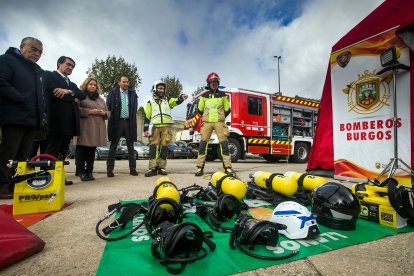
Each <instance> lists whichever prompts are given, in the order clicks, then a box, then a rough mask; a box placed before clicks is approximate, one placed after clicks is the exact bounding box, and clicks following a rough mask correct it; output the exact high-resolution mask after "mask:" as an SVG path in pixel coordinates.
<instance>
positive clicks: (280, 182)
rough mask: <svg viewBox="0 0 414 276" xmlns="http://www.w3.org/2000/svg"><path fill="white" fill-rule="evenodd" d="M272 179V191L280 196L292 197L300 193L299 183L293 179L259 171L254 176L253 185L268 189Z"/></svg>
mask: <svg viewBox="0 0 414 276" xmlns="http://www.w3.org/2000/svg"><path fill="white" fill-rule="evenodd" d="M270 178H272V180H271V187H272V190H273V191H275V192H277V193H279V194H282V195H285V196H292V195H294V194H295V193H296V192H297V191H298V183H297V182H296V181H295V180H294V179H293V178H291V177H286V176H284V175H281V174H272V173H270V172H264V171H257V172H255V173H254V174H253V176H252V179H253V183H255V184H256V185H258V186H260V187H263V188H267V186H266V182H267V181H269V179H270Z"/></svg>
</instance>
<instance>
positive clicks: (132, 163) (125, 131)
mask: <svg viewBox="0 0 414 276" xmlns="http://www.w3.org/2000/svg"><path fill="white" fill-rule="evenodd" d="M121 136H124V137H125V140H126V143H127V148H128V160H129V170H130V171H136V169H137V160H135V156H134V141H132V138H131V133H130V131H129V120H120V121H119V127H118V133H117V135H116V139H115V140H113V141H111V145H110V146H109V153H108V160H106V170H107V171H108V172H112V171H113V170H114V167H115V152H116V148H117V147H118V144H119V139H121Z"/></svg>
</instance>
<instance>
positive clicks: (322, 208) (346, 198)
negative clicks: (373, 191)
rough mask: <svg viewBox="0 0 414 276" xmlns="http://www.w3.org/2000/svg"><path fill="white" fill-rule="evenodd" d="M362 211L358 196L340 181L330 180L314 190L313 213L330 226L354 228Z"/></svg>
mask: <svg viewBox="0 0 414 276" xmlns="http://www.w3.org/2000/svg"><path fill="white" fill-rule="evenodd" d="M360 211H361V206H360V204H359V201H358V198H357V197H356V196H355V195H354V194H353V193H352V192H351V190H350V189H348V188H347V187H345V186H343V185H341V184H339V183H335V182H328V183H326V184H324V185H320V186H318V187H317V188H315V189H314V190H313V192H312V213H313V214H315V215H316V221H317V222H318V224H321V225H323V226H326V227H328V228H332V229H339V230H354V229H355V227H356V221H357V219H358V217H359V213H360Z"/></svg>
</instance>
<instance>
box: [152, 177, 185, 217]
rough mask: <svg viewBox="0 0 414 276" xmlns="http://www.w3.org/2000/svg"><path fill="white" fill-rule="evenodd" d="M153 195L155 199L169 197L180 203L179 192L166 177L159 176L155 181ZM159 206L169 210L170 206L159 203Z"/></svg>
mask: <svg viewBox="0 0 414 276" xmlns="http://www.w3.org/2000/svg"><path fill="white" fill-rule="evenodd" d="M154 197H155V198H156V199H161V198H170V199H173V200H174V201H175V202H177V203H178V204H180V193H179V192H178V190H177V188H176V187H175V185H174V184H173V183H172V182H171V179H169V178H168V177H166V176H164V177H160V178H158V180H157V182H156V183H155V189H154ZM160 207H161V208H163V209H166V210H171V209H172V207H171V205H169V204H161V205H160Z"/></svg>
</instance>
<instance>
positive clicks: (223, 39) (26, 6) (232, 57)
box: [0, 0, 383, 119]
mask: <svg viewBox="0 0 414 276" xmlns="http://www.w3.org/2000/svg"><path fill="white" fill-rule="evenodd" d="M382 2H383V1H382V0H334V1H332V0H273V1H271V0H210V1H209V0H198V1H193V0H151V1H150V0H87V1H85V0H72V1H70V0H67V1H55V0H36V1H32V0H2V1H1V9H0V53H4V52H5V51H6V50H7V48H8V47H10V46H13V47H18V46H19V44H20V41H21V39H22V38H23V37H26V36H34V37H36V38H38V39H40V40H41V41H43V44H44V53H45V54H44V56H42V58H41V59H40V61H39V65H40V66H41V67H42V68H43V69H46V70H55V68H56V60H57V58H58V57H59V56H61V55H66V56H70V57H72V58H74V59H75V61H76V68H75V70H74V73H73V74H72V76H71V80H72V81H74V82H76V83H78V84H80V83H81V82H82V81H83V80H84V79H85V78H86V71H87V69H88V68H90V67H91V65H92V63H93V62H94V60H95V59H96V58H97V59H105V58H106V57H107V56H108V55H115V56H117V57H119V56H122V57H123V58H124V59H125V60H126V61H127V62H129V63H134V64H135V65H136V66H137V68H138V73H139V75H140V77H141V78H142V84H141V85H140V87H138V95H139V97H140V98H139V105H143V104H145V102H146V101H147V100H148V99H149V97H150V92H149V91H150V88H151V85H152V83H153V82H155V81H156V80H158V79H159V78H161V77H165V76H167V75H170V76H176V77H177V78H179V79H180V81H181V83H182V84H183V88H184V92H185V93H187V94H191V93H192V92H193V91H194V90H195V89H196V88H197V87H199V86H201V85H204V82H205V78H206V76H207V74H208V73H210V72H211V71H214V72H217V73H218V74H219V75H220V77H221V84H222V85H225V86H227V87H239V88H247V89H252V90H258V91H263V92H268V93H274V92H277V91H278V66H277V60H276V59H275V58H274V57H273V56H282V58H281V60H280V64H279V68H280V87H281V91H282V93H283V94H284V95H287V96H295V95H300V96H303V97H309V98H317V99H319V98H320V97H321V93H322V87H323V83H324V80H325V74H326V69H327V65H328V59H329V54H330V51H331V47H332V46H333V44H335V43H336V42H337V41H338V40H339V39H340V38H341V37H342V36H343V35H345V34H346V33H347V32H348V31H349V30H350V29H351V28H353V27H354V26H355V25H356V24H358V23H359V22H360V21H361V20H362V19H363V18H364V17H366V16H367V15H368V14H369V13H370V12H372V11H373V10H374V9H375V8H376V7H378V6H379V5H380V4H381V3H382ZM184 110H185V104H183V105H182V106H181V107H180V108H177V110H176V111H175V112H174V114H173V115H175V117H176V118H177V119H184V118H183V117H184V116H185V115H184V114H185V112H184Z"/></svg>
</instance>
